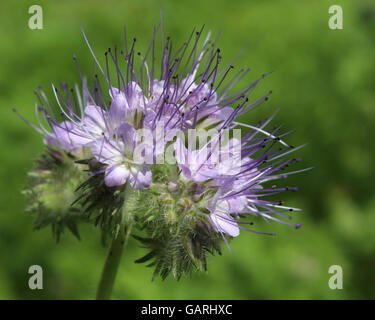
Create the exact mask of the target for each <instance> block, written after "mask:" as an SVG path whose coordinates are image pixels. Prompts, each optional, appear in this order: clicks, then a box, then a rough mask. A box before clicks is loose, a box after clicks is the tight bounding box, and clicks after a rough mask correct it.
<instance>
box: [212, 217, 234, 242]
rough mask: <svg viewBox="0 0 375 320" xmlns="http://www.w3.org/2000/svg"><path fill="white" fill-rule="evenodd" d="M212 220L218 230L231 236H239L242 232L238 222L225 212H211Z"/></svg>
mask: <svg viewBox="0 0 375 320" xmlns="http://www.w3.org/2000/svg"><path fill="white" fill-rule="evenodd" d="M210 221H211V224H212V226H213V227H214V229H215V230H216V232H224V233H227V234H229V235H230V236H231V237H237V236H238V235H239V234H240V228H239V227H238V224H237V222H236V221H235V220H234V219H233V218H232V217H231V216H229V215H227V214H225V213H220V214H216V213H211V214H210Z"/></svg>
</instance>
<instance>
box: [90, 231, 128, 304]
mask: <svg viewBox="0 0 375 320" xmlns="http://www.w3.org/2000/svg"><path fill="white" fill-rule="evenodd" d="M125 239H126V236H125V232H124V230H123V228H121V231H120V232H119V233H118V235H117V237H114V238H113V240H112V243H111V246H110V248H109V251H108V255H107V259H106V261H105V264H104V269H103V271H102V275H101V278H100V282H99V286H98V291H97V293H96V299H97V300H108V299H110V297H111V293H112V289H113V285H114V282H115V279H116V275H117V270H118V266H119V264H120V261H121V256H122V251H123V248H124V246H125Z"/></svg>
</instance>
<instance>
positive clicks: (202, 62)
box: [27, 23, 303, 278]
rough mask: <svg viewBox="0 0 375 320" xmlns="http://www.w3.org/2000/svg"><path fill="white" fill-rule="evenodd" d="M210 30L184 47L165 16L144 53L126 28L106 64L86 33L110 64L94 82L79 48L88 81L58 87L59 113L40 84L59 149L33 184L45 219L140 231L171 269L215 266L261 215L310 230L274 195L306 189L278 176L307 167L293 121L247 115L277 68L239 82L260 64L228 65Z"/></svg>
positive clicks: (47, 138) (51, 149) (48, 126)
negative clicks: (253, 119)
mask: <svg viewBox="0 0 375 320" xmlns="http://www.w3.org/2000/svg"><path fill="white" fill-rule="evenodd" d="M159 31H160V33H161V47H162V51H161V54H160V56H158V54H157V53H158V52H159V51H158V49H157V48H156V47H157V41H156V38H157V36H158V34H159ZM82 32H83V30H82ZM202 33H203V28H202V29H201V30H199V31H198V32H196V31H195V30H193V32H192V33H191V34H190V36H189V38H188V40H187V41H186V42H185V43H184V44H183V45H182V46H181V47H179V48H177V50H174V49H173V48H172V41H171V39H170V38H169V37H167V38H165V36H164V32H163V24H162V23H161V24H160V25H159V26H157V27H156V28H154V32H153V38H152V41H151V43H150V44H149V46H148V48H147V50H146V52H145V54H144V55H143V54H141V53H140V52H136V50H135V44H136V39H133V41H132V42H131V43H130V45H128V41H127V37H126V31H125V46H124V48H123V49H122V50H119V49H117V48H115V49H113V50H111V49H108V51H107V52H106V53H105V67H102V66H101V64H100V63H99V61H98V59H97V58H96V56H95V55H94V52H93V50H92V48H91V46H90V44H89V42H88V41H87V38H86V35H85V33H84V32H83V35H84V38H85V41H86V42H87V45H88V47H89V49H90V51H91V53H92V56H93V58H94V60H95V62H96V64H97V67H98V69H99V71H100V72H99V75H95V77H94V78H93V80H92V86H90V87H91V89H90V88H89V86H88V84H87V81H86V79H85V78H84V77H83V76H82V73H81V70H80V69H79V66H78V62H77V59H76V58H75V57H74V60H75V62H76V64H77V67H78V70H79V74H80V76H81V80H82V89H80V88H79V87H78V85H76V86H75V87H74V89H69V88H68V86H67V85H66V84H62V85H61V89H59V88H56V87H55V86H54V85H52V87H53V92H54V96H55V100H56V103H57V105H58V112H57V111H56V109H55V108H54V107H53V106H52V104H51V103H50V102H49V101H48V99H47V97H46V95H45V93H44V92H43V91H42V90H41V89H40V88H39V90H38V91H37V92H36V95H37V97H38V98H37V103H36V105H35V113H36V117H37V121H38V126H34V125H32V124H30V125H31V126H32V127H33V128H34V129H35V130H37V131H38V132H39V133H41V134H42V135H43V136H44V143H45V144H46V145H47V146H48V151H47V154H46V155H44V156H43V161H39V162H38V166H37V168H36V169H35V170H34V171H33V172H32V173H31V174H30V176H31V177H33V178H31V179H30V187H29V189H28V191H27V192H28V193H29V194H32V195H33V196H32V197H30V200H31V202H32V203H33V205H32V209H33V210H34V211H35V210H36V208H39V218H38V221H40V220H41V219H42V217H46V216H47V217H48V219H45V221H44V223H42V224H40V226H43V225H45V224H48V223H52V225H55V226H56V223H57V222H58V221H59V224H57V225H58V226H59V229H58V233H59V231H61V230H62V229H63V226H64V221H65V222H66V223H65V226H68V227H69V228H70V229H71V230H74V233H76V234H77V232H78V231H77V229H76V226H75V222H76V220H77V219H80V220H86V221H93V222H94V223H95V224H97V225H100V226H101V227H102V230H103V232H104V234H107V235H108V234H111V235H114V234H116V233H118V232H119V230H120V229H121V228H125V229H126V230H127V231H128V232H129V233H130V231H131V228H132V233H134V230H138V231H139V232H140V233H141V234H140V235H134V237H135V238H136V239H138V240H139V241H140V242H141V243H142V244H143V245H144V246H146V247H147V248H148V249H149V252H148V254H147V255H146V256H145V257H143V258H141V259H139V260H138V262H146V261H149V262H150V266H155V275H158V274H160V275H161V276H162V277H163V278H164V277H166V276H167V275H168V274H169V273H172V274H173V275H174V276H175V277H177V278H179V277H180V276H181V275H182V274H184V273H186V272H188V271H190V270H191V269H192V268H193V267H197V268H199V269H205V268H206V254H207V253H214V252H219V253H220V242H221V241H222V240H224V242H225V243H226V244H227V245H228V247H229V244H228V241H229V240H230V239H231V238H233V237H237V236H238V235H239V233H240V230H241V229H242V230H247V231H250V232H254V233H261V232H258V231H255V230H253V229H252V225H253V221H252V220H253V218H255V217H260V218H263V219H264V220H266V221H267V222H269V221H277V222H281V223H284V224H288V225H291V226H294V227H296V228H299V227H300V224H291V223H289V222H286V221H285V220H288V219H289V218H291V217H290V216H289V212H290V211H294V210H298V209H295V208H291V207H287V206H284V205H283V204H282V202H280V201H274V200H267V196H274V195H276V194H279V193H281V192H284V191H288V190H291V191H295V190H296V188H287V187H278V186H276V185H272V183H270V182H271V181H274V180H277V179H281V178H285V177H287V176H288V175H290V174H293V173H297V172H301V171H303V170H299V171H294V172H284V170H285V169H286V168H287V167H288V166H289V165H291V164H292V163H294V162H297V161H299V159H288V156H289V154H291V153H292V152H294V151H296V150H298V149H299V148H300V147H297V148H294V147H293V146H290V145H288V144H287V143H286V142H284V141H283V140H282V139H283V137H284V136H285V135H286V134H288V133H281V127H276V128H273V129H272V130H271V131H270V132H268V131H266V130H265V127H266V126H267V125H268V124H269V123H270V121H271V120H272V119H273V117H274V116H275V114H274V115H272V116H271V117H269V118H267V119H266V120H264V121H262V122H260V123H258V124H257V125H250V124H246V123H241V122H239V121H238V118H239V117H240V116H243V115H245V114H246V113H248V112H249V111H251V110H252V109H254V108H256V107H257V106H259V105H260V104H262V103H263V102H264V101H266V100H267V99H268V97H269V95H270V93H271V92H269V93H268V94H266V95H265V96H263V97H262V98H260V99H257V100H256V101H252V102H251V101H250V100H249V96H250V94H251V93H252V92H253V90H254V88H255V87H256V85H257V84H258V82H259V81H260V80H261V79H263V78H264V77H265V75H263V76H262V77H260V78H259V79H258V80H256V81H254V82H253V83H250V84H248V85H246V86H244V87H242V88H238V84H239V82H240V81H241V80H242V79H243V78H244V76H245V75H246V74H247V72H248V71H249V70H245V69H241V70H239V71H238V72H235V71H234V68H233V65H232V63H233V62H234V60H235V59H233V61H231V62H230V63H229V64H228V65H226V66H224V67H222V63H221V62H222V57H221V52H220V50H219V49H217V48H216V40H215V41H213V42H212V41H211V40H210V32H208V34H207V36H206V37H205V39H204V40H203V41H201V37H202ZM157 60H159V61H160V63H158V64H157V63H156V61H157ZM108 100H109V102H108ZM241 129H245V130H244V131H246V133H244V134H241ZM52 162H53V165H51V163H52ZM56 172H58V173H59V174H56ZM35 177H37V179H36V178H35ZM56 179H58V180H59V183H58V184H56ZM68 186H69V187H68ZM64 190H65V191H66V190H70V191H71V192H69V193H68V195H67V197H66V198H62V197H64V192H63V191H64ZM46 194H47V195H48V197H46ZM51 194H52V195H53V196H51ZM72 194H73V195H74V196H73V198H74V199H73V198H72ZM61 199H63V200H62V201H61ZM73 200H74V201H73ZM57 203H59V206H57ZM36 204H37V205H36ZM57 207H58V208H57ZM40 208H43V210H40ZM46 212H48V214H46ZM62 212H63V213H62ZM77 212H79V213H80V214H77ZM76 216H77V219H76ZM283 218H284V219H283ZM54 219H55V220H56V221H54Z"/></svg>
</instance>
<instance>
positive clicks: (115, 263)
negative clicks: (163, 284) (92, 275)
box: [96, 184, 134, 300]
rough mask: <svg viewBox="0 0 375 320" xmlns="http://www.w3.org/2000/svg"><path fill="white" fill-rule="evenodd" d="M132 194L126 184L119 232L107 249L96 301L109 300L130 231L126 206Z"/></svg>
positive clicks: (130, 225)
mask: <svg viewBox="0 0 375 320" xmlns="http://www.w3.org/2000/svg"><path fill="white" fill-rule="evenodd" d="M132 194H133V195H134V193H133V192H132V188H131V187H130V186H129V184H126V185H125V191H124V204H123V209H122V219H121V223H120V228H119V231H118V232H117V233H116V234H115V235H114V236H113V239H112V242H111V245H110V247H109V250H108V255H107V258H106V260H105V263H104V268H103V271H102V275H101V277H100V281H99V285H98V289H97V292H96V300H109V299H110V298H111V294H112V290H113V285H114V283H115V280H116V276H117V271H118V267H119V265H120V262H121V257H122V253H123V251H124V247H125V246H126V244H127V242H128V239H129V235H130V233H131V229H132V222H131V218H130V217H131V214H130V213H129V212H128V210H127V209H128V205H127V204H128V202H129V200H130V199H131V198H132Z"/></svg>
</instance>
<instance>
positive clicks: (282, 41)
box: [0, 0, 375, 299]
mask: <svg viewBox="0 0 375 320" xmlns="http://www.w3.org/2000/svg"><path fill="white" fill-rule="evenodd" d="M32 4H39V5H41V6H42V8H43V10H44V11H43V14H44V28H43V30H30V29H29V28H28V19H29V17H30V15H29V14H28V8H29V6H30V5H32ZM332 4H340V5H342V8H343V11H344V29H343V30H330V29H329V28H328V19H329V14H328V8H329V7H330V6H331V5H332ZM160 5H162V6H163V9H164V23H165V30H166V34H168V35H170V36H171V37H172V39H174V40H175V43H176V45H178V44H180V45H181V44H182V43H183V42H184V41H185V39H186V38H187V36H188V34H189V32H191V30H192V28H193V27H194V26H197V27H200V26H202V25H203V24H205V25H206V31H207V30H209V29H211V30H213V32H214V33H217V32H218V31H220V30H221V31H222V33H221V36H220V40H219V47H220V48H221V50H222V54H223V57H224V60H226V61H228V62H229V61H230V59H231V58H232V57H234V56H235V55H236V54H237V53H238V52H239V51H240V50H241V49H242V48H243V47H245V46H246V45H248V44H249V48H248V49H247V50H246V51H245V53H244V54H243V55H242V56H241V57H240V58H239V59H238V60H237V62H236V63H235V67H236V68H240V67H245V66H250V67H251V68H252V71H251V73H250V74H249V75H248V76H247V77H246V79H245V80H244V82H243V84H245V82H246V83H247V82H250V81H253V80H255V79H256V78H257V77H259V76H260V75H262V74H263V73H267V72H269V71H275V72H274V73H273V74H272V75H270V76H269V77H267V78H266V79H264V80H263V81H262V83H261V84H260V85H259V87H257V89H256V92H255V94H254V96H253V97H254V98H256V97H258V96H261V95H263V94H265V93H267V92H268V91H269V90H272V91H273V94H272V96H271V98H270V100H269V101H268V102H267V103H266V104H264V105H263V106H262V107H261V108H260V109H259V110H257V111H256V112H253V113H251V114H249V115H248V116H247V118H246V119H245V120H246V121H247V122H248V123H251V124H255V123H257V122H258V121H259V120H261V119H263V118H264V117H265V116H268V115H270V114H271V113H272V112H274V111H275V110H276V109H277V108H279V107H280V108H281V112H280V113H279V115H278V116H277V117H276V119H275V120H274V124H280V123H283V124H285V127H286V128H287V129H295V130H296V132H295V133H294V134H293V135H291V136H290V137H289V139H288V140H287V141H288V142H289V143H291V144H294V145H299V144H302V143H306V142H307V143H308V145H307V146H306V147H305V148H303V149H302V150H301V151H299V152H298V155H299V156H301V157H302V158H303V162H302V164H301V165H299V167H296V168H303V167H309V166H314V167H315V169H314V170H312V171H310V172H308V173H304V174H300V175H298V176H293V177H291V178H290V179H289V180H288V182H287V184H288V185H298V186H299V188H300V191H299V192H297V193H291V194H285V195H284V199H285V200H286V202H287V203H288V204H289V205H291V206H296V207H300V208H303V213H298V214H297V213H296V214H295V215H296V217H295V221H297V222H301V223H302V224H303V226H302V228H301V229H299V230H295V229H293V228H290V227H287V226H284V225H278V224H272V225H270V226H268V225H266V224H262V223H260V224H258V229H261V230H262V231H274V232H276V233H277V236H276V237H267V236H260V235H255V234H249V233H245V232H243V233H242V234H241V236H240V237H239V238H237V239H235V241H233V242H232V244H231V247H232V250H233V254H230V253H229V252H228V250H226V249H225V248H223V249H224V250H223V251H224V254H223V256H222V257H220V256H215V257H211V258H210V259H209V269H208V272H207V273H195V274H193V275H192V276H191V277H187V278H184V279H182V280H181V281H180V282H176V281H175V280H174V279H172V278H169V279H167V280H166V281H161V280H160V279H157V280H155V281H153V282H151V276H152V270H150V269H148V268H146V267H145V266H144V265H137V264H134V260H136V259H137V258H139V257H140V256H141V255H143V254H144V249H142V248H141V247H140V246H139V245H138V243H137V242H136V241H135V240H130V242H129V244H128V247H127V249H126V252H125V254H124V256H123V260H122V263H121V266H120V270H119V274H118V279H117V282H116V285H115V289H114V293H113V298H117V299H370V298H372V299H374V298H375V289H374V288H375V275H374V274H375V273H374V267H375V255H374V253H375V252H374V251H375V237H374V231H375V197H374V195H373V193H374V189H375V187H374V181H375V175H374V161H373V160H374V156H375V148H374V142H373V141H374V140H373V139H374V138H375V3H374V2H373V1H370V0H369V1H366V0H363V1H326V0H321V1H313V0H298V1H297V0H294V1H291V0H285V1H255V0H241V1H240V0H236V1H227V0H215V1H201V0H190V1H160V2H158V1H151V0H148V1H146V0H144V1H143V0H137V1H130V0H128V1H114V0H107V1H74V0H66V1H41V0H39V1H32V2H30V1H24V0H18V1H3V2H2V4H1V10H0V106H1V116H0V141H1V142H0V145H1V149H0V161H1V166H0V298H1V299H91V298H93V297H94V295H95V290H96V285H97V282H98V280H99V276H100V272H101V268H102V266H103V263H104V259H105V255H106V248H103V247H102V246H101V244H100V237H99V232H98V230H97V229H95V227H91V226H81V228H80V231H81V237H82V240H81V241H78V240H76V239H75V238H74V237H73V236H72V235H71V234H68V233H65V234H64V235H63V236H62V239H61V241H60V243H58V244H56V243H55V242H54V241H53V240H52V237H51V230H50V229H49V228H47V229H43V230H40V231H33V217H32V216H30V215H28V214H26V213H24V208H25V198H24V196H23V195H21V190H22V189H23V187H24V186H25V184H26V174H27V172H28V170H29V169H30V168H31V167H32V165H33V160H34V159H35V158H36V157H37V156H38V155H39V154H40V153H41V152H42V150H43V144H42V141H41V137H40V136H39V135H38V134H37V133H36V132H34V131H32V130H31V129H30V128H29V127H27V126H26V125H24V123H22V122H21V121H20V119H19V118H17V117H16V116H15V114H14V113H13V112H12V108H13V107H16V108H17V109H18V111H19V112H20V113H21V114H23V115H24V116H25V117H27V118H28V119H34V115H33V112H34V111H33V106H34V101H35V96H34V95H33V90H34V89H35V88H36V87H37V86H38V85H42V86H43V87H44V88H45V90H46V91H47V92H49V94H52V91H51V90H50V85H51V81H53V82H54V83H58V82H60V81H67V82H69V83H71V84H72V83H74V82H77V81H79V76H78V73H77V71H76V68H75V65H74V62H73V59H72V55H73V54H76V55H77V56H78V58H79V61H80V65H81V68H82V70H83V72H84V73H85V74H87V75H91V74H92V70H93V61H92V59H91V56H90V53H89V51H88V49H87V47H86V46H85V44H84V42H83V37H82V35H81V32H80V25H82V26H83V27H84V28H85V31H86V34H87V35H88V37H89V39H90V41H91V44H92V46H93V48H94V50H95V52H96V53H97V54H98V55H100V56H101V53H104V51H105V50H106V48H107V47H109V46H114V45H115V44H118V45H119V46H121V45H123V26H124V25H126V27H127V30H128V32H129V36H130V37H133V36H136V37H137V39H138V40H139V41H137V46H138V48H139V50H140V51H143V52H144V51H145V48H146V46H147V44H148V41H149V40H150V39H151V37H152V28H153V26H154V25H156V24H157V23H158V22H159V8H160ZM50 97H51V95H50ZM33 264H37V265H40V266H42V267H43V269H44V289H43V290H35V291H32V290H30V289H29V288H28V286H27V283H28V278H29V275H28V273H27V271H28V268H29V266H30V265H33ZM331 265H340V266H342V268H343V271H344V288H343V290H331V289H330V288H329V287H328V279H329V276H330V275H329V274H328V269H329V267H330V266H331Z"/></svg>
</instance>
